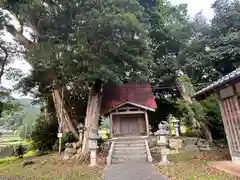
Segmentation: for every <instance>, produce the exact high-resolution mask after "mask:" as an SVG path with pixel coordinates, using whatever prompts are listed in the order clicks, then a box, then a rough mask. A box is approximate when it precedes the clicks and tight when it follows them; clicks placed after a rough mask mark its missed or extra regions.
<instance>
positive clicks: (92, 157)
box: [89, 130, 99, 167]
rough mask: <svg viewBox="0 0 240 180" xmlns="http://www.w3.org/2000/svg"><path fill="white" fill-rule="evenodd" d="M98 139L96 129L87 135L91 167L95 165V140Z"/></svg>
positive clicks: (96, 146)
mask: <svg viewBox="0 0 240 180" xmlns="http://www.w3.org/2000/svg"><path fill="white" fill-rule="evenodd" d="M98 139H99V136H98V131H97V130H92V132H90V135H89V150H90V165H89V166H91V167H93V166H96V165H97V148H98V145H97V140H98Z"/></svg>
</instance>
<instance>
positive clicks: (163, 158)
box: [159, 147, 170, 165]
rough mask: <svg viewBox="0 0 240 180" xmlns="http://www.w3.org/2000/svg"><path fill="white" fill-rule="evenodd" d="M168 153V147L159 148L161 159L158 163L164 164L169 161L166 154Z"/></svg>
mask: <svg viewBox="0 0 240 180" xmlns="http://www.w3.org/2000/svg"><path fill="white" fill-rule="evenodd" d="M168 154H169V149H167V148H165V147H162V148H161V161H160V162H159V165H166V164H169V163H170V162H169V161H168V159H167V155H168Z"/></svg>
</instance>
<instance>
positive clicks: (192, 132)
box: [184, 129, 200, 137]
mask: <svg viewBox="0 0 240 180" xmlns="http://www.w3.org/2000/svg"><path fill="white" fill-rule="evenodd" d="M199 133H200V132H199V130H198V129H188V130H187V131H186V133H184V136H187V137H199Z"/></svg>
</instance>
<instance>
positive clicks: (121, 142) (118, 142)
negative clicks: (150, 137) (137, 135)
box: [115, 140, 145, 144]
mask: <svg viewBox="0 0 240 180" xmlns="http://www.w3.org/2000/svg"><path fill="white" fill-rule="evenodd" d="M144 143H145V141H144V140H134V141H115V144H144Z"/></svg>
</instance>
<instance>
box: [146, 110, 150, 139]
mask: <svg viewBox="0 0 240 180" xmlns="http://www.w3.org/2000/svg"><path fill="white" fill-rule="evenodd" d="M145 121H146V130H147V136H149V135H150V133H149V121H148V114H147V111H145Z"/></svg>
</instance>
